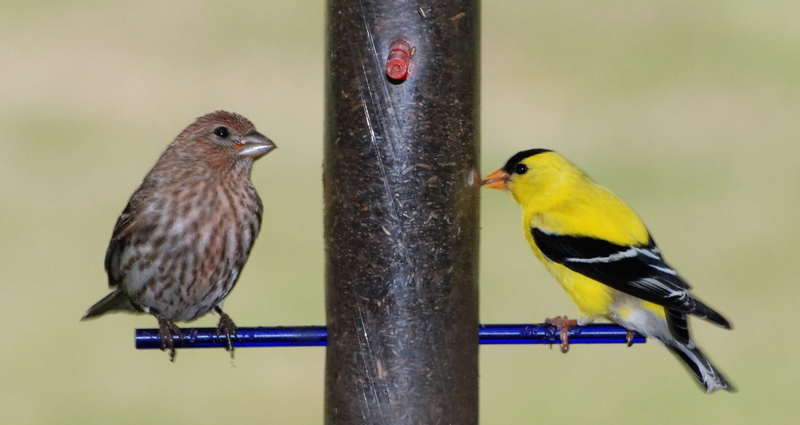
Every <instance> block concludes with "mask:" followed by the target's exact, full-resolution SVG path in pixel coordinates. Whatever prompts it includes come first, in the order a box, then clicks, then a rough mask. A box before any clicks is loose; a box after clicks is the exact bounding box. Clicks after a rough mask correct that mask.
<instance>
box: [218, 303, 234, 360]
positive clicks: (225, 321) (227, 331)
mask: <svg viewBox="0 0 800 425" xmlns="http://www.w3.org/2000/svg"><path fill="white" fill-rule="evenodd" d="M215 311H216V312H217V314H219V325H218V326H217V336H218V337H219V336H223V335H224V336H225V351H229V352H230V353H231V358H233V337H238V335H237V334H236V324H235V323H233V319H231V317H230V316H228V315H227V314H225V313H223V312H222V309H221V308H219V307H216V308H215Z"/></svg>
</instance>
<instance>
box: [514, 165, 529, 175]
mask: <svg viewBox="0 0 800 425" xmlns="http://www.w3.org/2000/svg"><path fill="white" fill-rule="evenodd" d="M527 172H528V166H527V165H525V164H517V165H515V166H514V173H515V174H520V175H522V174H525V173H527Z"/></svg>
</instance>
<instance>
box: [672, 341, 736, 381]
mask: <svg viewBox="0 0 800 425" xmlns="http://www.w3.org/2000/svg"><path fill="white" fill-rule="evenodd" d="M665 345H666V346H667V348H669V350H670V351H671V352H672V353H673V354H675V356H676V357H678V358H679V359H681V360H682V361H683V362H684V363H685V364H686V366H687V367H688V368H689V371H690V372H692V374H693V375H694V377H695V378H697V380H698V381H699V382H700V385H702V386H703V387H704V388H705V390H706V393H712V392H714V391H717V390H726V391H730V392H733V391H735V389H734V388H733V386H732V385H730V384H729V383H728V381H727V380H726V379H725V377H724V376H722V373H721V372H720V371H719V370H718V369H717V368H715V367H714V365H712V364H711V362H710V361H709V360H708V358H706V356H705V355H704V354H703V352H702V351H700V349H699V348H697V346H696V345H695V344H694V342H692V341H689V343H688V344H681V343H679V342H677V341H672V342H669V343H667V344H665Z"/></svg>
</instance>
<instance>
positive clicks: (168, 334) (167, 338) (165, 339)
mask: <svg viewBox="0 0 800 425" xmlns="http://www.w3.org/2000/svg"><path fill="white" fill-rule="evenodd" d="M156 319H158V338H159V339H160V340H161V351H167V350H169V361H171V362H175V337H173V336H172V333H173V332H174V333H175V334H176V335H178V338H180V340H181V341H183V332H182V331H181V328H179V327H178V326H177V325H176V324H175V323H173V322H172V320H169V319H167V318H166V317H164V316H162V315H160V314H159V315H156Z"/></svg>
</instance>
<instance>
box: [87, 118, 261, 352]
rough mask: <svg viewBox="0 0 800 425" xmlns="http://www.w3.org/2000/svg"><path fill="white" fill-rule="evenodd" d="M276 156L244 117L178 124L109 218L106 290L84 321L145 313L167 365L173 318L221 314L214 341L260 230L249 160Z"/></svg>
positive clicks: (224, 329) (225, 330)
mask: <svg viewBox="0 0 800 425" xmlns="http://www.w3.org/2000/svg"><path fill="white" fill-rule="evenodd" d="M273 149H275V145H274V144H273V143H272V141H270V140H269V139H268V138H266V137H265V136H263V135H262V134H261V133H258V132H257V131H256V130H255V127H253V124H252V123H251V122H250V121H249V120H248V119H247V118H245V117H243V116H241V115H238V114H234V113H230V112H225V111H217V112H213V113H210V114H208V115H205V116H202V117H200V118H198V119H197V121H195V122H194V123H192V124H191V125H189V126H188V127H186V129H185V130H183V131H182V132H181V133H180V134H179V135H178V137H177V138H176V139H175V141H174V142H172V143H171V144H170V145H169V146H167V148H166V150H164V153H162V154H161V157H160V158H159V159H158V161H157V162H156V164H155V166H153V169H152V170H150V172H149V173H147V176H145V178H144V181H143V182H142V184H141V185H140V186H139V188H137V189H136V191H134V192H133V195H131V198H130V200H129V201H128V205H127V206H126V207H125V210H124V211H122V214H121V215H120V216H119V219H117V224H116V226H114V232H113V234H112V235H111V241H110V242H109V245H108V250H106V259H105V269H106V273H107V274H108V284H109V286H110V287H111V288H113V289H114V291H113V292H112V293H111V294H109V295H108V296H106V297H105V298H103V299H102V300H100V301H99V302H98V303H97V304H95V305H93V306H92V307H91V308H89V311H88V312H87V313H86V315H85V316H84V317H83V320H85V319H89V318H92V317H96V316H100V315H103V314H105V313H107V312H109V311H116V310H124V311H132V312H136V313H139V312H144V313H148V314H152V315H154V316H155V317H156V319H158V325H159V336H160V338H161V349H162V350H167V349H168V350H169V354H170V360H173V361H174V359H175V349H174V344H173V332H174V333H176V334H177V335H178V336H179V337H180V338H183V334H182V333H181V330H180V328H178V327H177V326H176V325H175V323H174V322H175V321H190V320H194V319H197V318H198V317H200V316H202V315H204V314H206V313H208V312H210V311H211V310H214V311H216V312H217V313H218V314H219V315H220V320H219V327H218V334H219V335H225V337H226V339H227V347H226V348H227V349H228V351H231V355H232V354H233V353H232V351H233V344H232V341H231V336H232V335H235V333H236V327H235V325H234V323H233V321H232V320H231V318H230V317H229V316H228V315H227V314H225V313H223V312H222V304H223V303H224V302H225V297H226V296H227V295H228V293H229V292H230V291H231V289H232V288H233V285H235V284H236V280H237V279H238V278H239V273H240V272H241V270H242V267H244V263H245V262H246V261H247V256H248V255H249V254H250V249H251V248H252V246H253V242H254V241H255V239H256V236H258V231H259V228H260V226H261V212H262V206H261V198H259V196H258V193H256V189H255V188H254V187H253V184H252V183H251V182H250V169H251V167H252V165H253V161H255V160H257V159H258V158H261V157H262V156H264V155H266V154H267V153H269V152H270V151H271V150H273Z"/></svg>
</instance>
